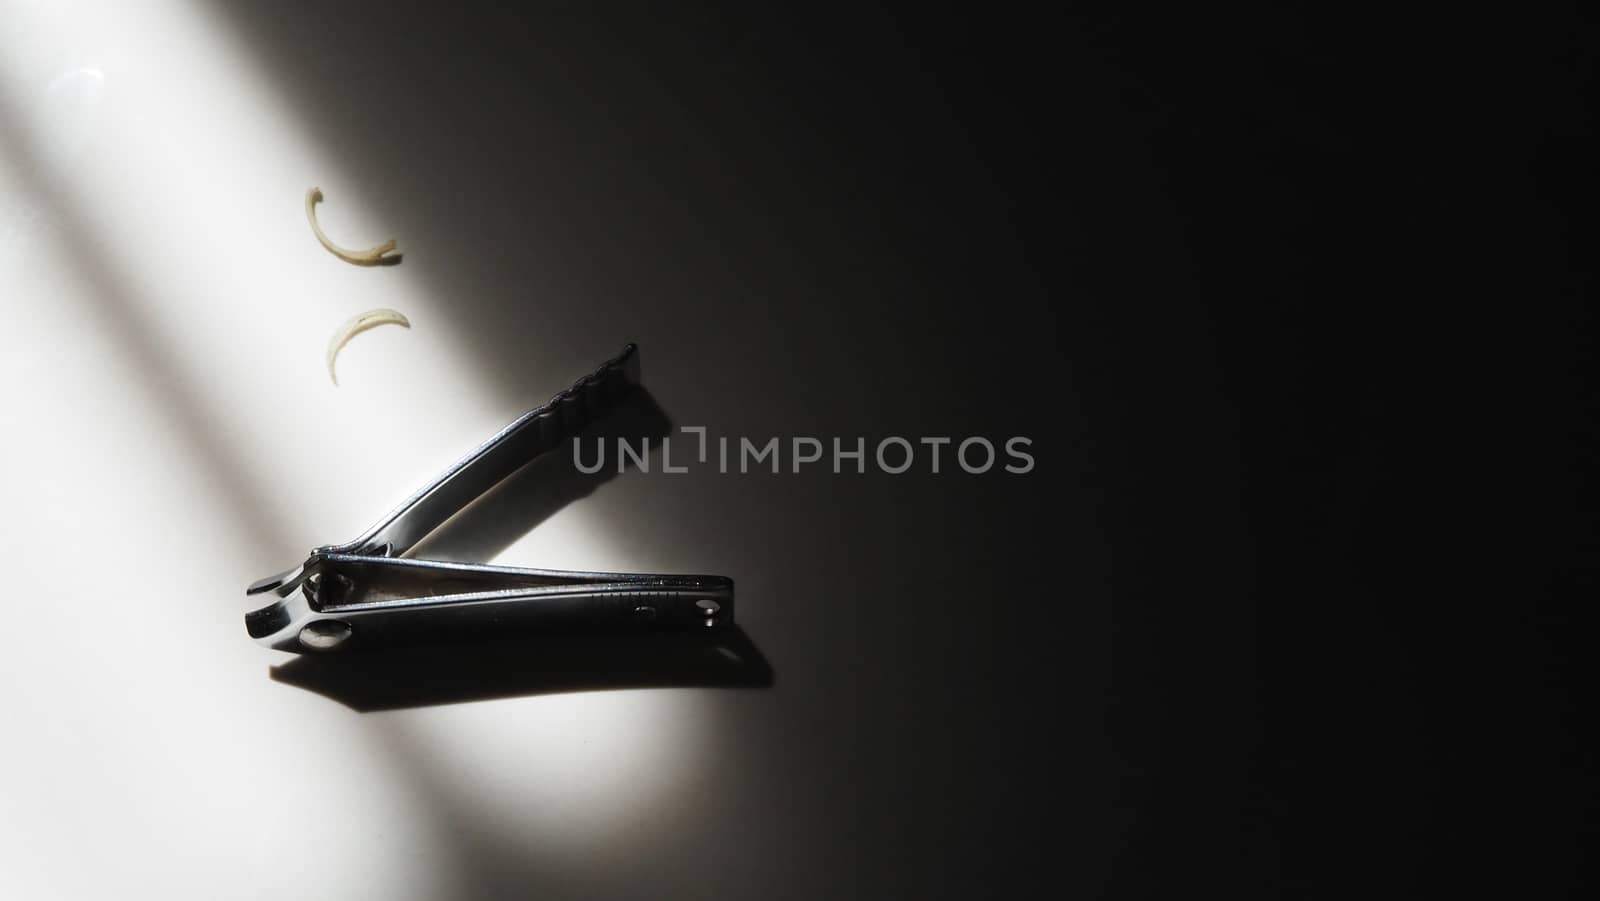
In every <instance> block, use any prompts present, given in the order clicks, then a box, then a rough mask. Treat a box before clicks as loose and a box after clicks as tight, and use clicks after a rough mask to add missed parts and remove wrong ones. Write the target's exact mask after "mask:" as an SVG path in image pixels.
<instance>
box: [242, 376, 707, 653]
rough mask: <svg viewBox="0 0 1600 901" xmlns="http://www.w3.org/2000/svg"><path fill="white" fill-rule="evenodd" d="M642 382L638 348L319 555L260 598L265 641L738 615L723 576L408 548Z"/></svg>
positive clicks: (258, 616)
mask: <svg viewBox="0 0 1600 901" xmlns="http://www.w3.org/2000/svg"><path fill="white" fill-rule="evenodd" d="M638 384H639V355H638V352H637V348H636V347H635V346H634V345H632V344H629V345H628V346H627V347H625V348H623V350H622V353H621V354H619V355H618V356H617V357H616V358H614V359H611V360H608V361H607V362H606V363H604V364H603V365H601V366H600V368H598V369H596V370H595V371H594V372H591V373H589V374H588V375H586V376H584V377H582V378H580V379H578V380H577V381H576V382H574V383H573V385H572V387H570V388H568V389H566V390H565V391H562V392H561V393H560V394H557V395H556V396H555V397H554V398H552V399H551V401H550V402H549V403H547V404H545V405H544V406H541V407H536V408H534V409H532V410H529V411H528V412H526V413H524V414H522V415H521V416H519V417H517V419H516V420H515V421H514V422H512V423H511V424H510V425H508V426H506V427H505V428H504V429H501V430H500V432H499V433H498V434H496V435H495V436H494V437H492V438H490V439H489V440H488V441H487V442H485V443H484V444H483V445H482V446H480V447H479V448H478V449H477V450H474V451H473V452H472V453H470V454H468V455H466V456H465V457H463V458H462V459H461V460H459V461H457V462H456V463H455V464H454V465H453V466H451V467H450V468H449V469H446V470H445V471H444V472H443V473H442V474H441V475H440V476H439V477H438V478H436V479H434V480H433V481H432V482H429V483H428V484H427V485H424V486H423V487H422V488H421V489H420V490H418V491H417V492H416V493H415V494H413V495H412V496H411V497H410V498H409V499H407V500H406V501H405V502H404V503H402V504H401V505H400V506H399V507H397V508H396V509H395V510H394V512H392V513H390V514H389V515H388V516H385V517H384V518H383V519H381V520H379V521H378V523H377V524H376V525H374V526H373V527H372V528H370V529H368V530H367V531H366V533H365V534H363V535H362V536H361V537H360V538H357V539H355V540H354V541H349V542H346V543H344V544H338V545H327V546H324V547H319V548H316V549H314V550H312V551H311V554H310V556H309V557H307V558H306V560H305V562H304V563H302V564H300V565H299V566H297V567H295V568H293V569H291V570H288V571H287V572H283V573H279V574H278V575H275V576H269V577H267V578H265V579H261V580H260V581H258V582H256V583H255V584H253V585H251V586H250V588H249V589H248V590H247V592H246V593H247V594H249V595H263V596H271V597H272V603H271V604H270V605H268V606H266V607H262V608H261V609H259V610H255V611H253V612H251V613H248V614H246V615H245V627H246V629H247V630H248V631H249V633H250V637H252V638H254V639H255V640H256V641H257V642H259V643H260V644H262V645H265V646H267V647H271V648H277V649H278V650H282V651H331V650H336V649H337V650H343V649H347V648H357V647H374V646H379V645H384V644H390V643H396V642H412V641H417V640H434V639H441V638H460V637H471V636H479V635H483V634H485V633H487V634H495V633H501V632H506V631H511V630H517V629H524V628H531V629H541V628H571V627H601V628H606V627H616V628H641V627H647V628H662V627H692V628H700V629H703V628H705V627H720V626H727V625H730V624H732V622H733V580H732V579H729V578H726V577H724V576H686V575H664V574H660V573H598V572H568V571H563V570H553V569H521V568H514V567H507V566H489V565H483V564H469V563H447V562H443V561H437V560H418V559H412V558H408V557H406V556H405V554H406V552H408V551H409V550H411V548H412V547H413V546H415V545H416V544H417V543H418V542H419V541H421V540H422V539H423V538H425V537H427V535H428V534H429V533H431V532H433V531H434V530H435V529H437V528H438V527H439V526H440V525H442V524H443V523H444V522H445V520H447V519H449V518H450V517H451V516H452V515H454V514H455V513H456V512H457V511H459V510H460V509H462V508H463V507H464V506H466V505H467V504H469V503H470V502H472V501H473V500H475V499H476V498H478V497H479V496H480V495H482V494H483V493H485V492H486V491H488V490H489V489H491V488H493V487H494V486H495V485H497V484H499V483H500V482H501V481H502V480H503V479H505V478H506V477H507V476H509V475H511V474H512V473H513V472H515V471H516V470H518V469H519V468H521V467H522V465H523V464H524V463H527V462H528V461H530V460H532V459H533V458H534V457H536V456H538V455H540V454H542V453H544V452H546V451H549V450H551V449H553V448H555V447H556V446H557V445H559V444H561V443H562V442H563V441H564V440H565V439H567V438H574V437H576V436H577V435H578V434H579V433H580V432H582V431H583V429H584V428H585V426H587V425H588V424H589V423H591V422H593V421H595V420H597V419H599V418H600V417H602V416H604V415H605V414H606V413H608V412H610V411H611V409H612V408H613V407H614V406H616V405H617V404H618V403H619V402H620V401H622V400H623V399H624V398H625V397H626V396H627V395H628V394H629V393H630V392H632V391H633V389H634V388H635V387H637V385H638Z"/></svg>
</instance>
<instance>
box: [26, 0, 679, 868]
mask: <svg viewBox="0 0 1600 901" xmlns="http://www.w3.org/2000/svg"><path fill="white" fill-rule="evenodd" d="M230 39H231V38H230V35H229V34H228V33H227V31H226V29H225V28H223V27H222V26H221V25H219V24H218V23H217V22H215V21H214V20H213V19H212V16H211V14H210V13H209V12H208V11H207V9H206V8H205V6H204V4H198V3H194V4H191V3H182V2H144V3H138V4H104V3H87V2H83V3H73V2H17V0H0V129H4V131H5V141H4V142H3V143H0V305H3V309H4V313H5V317H6V322H7V327H6V328H5V329H4V330H0V369H3V373H4V379H3V380H0V386H3V387H0V392H3V394H0V398H3V399H0V409H3V410H4V415H5V432H4V436H5V438H4V441H3V442H0V468H3V472H4V478H3V480H0V504H3V506H4V510H5V514H6V515H5V516H4V517H0V546H3V547H4V548H5V557H4V560H5V568H6V588H7V595H8V604H7V615H8V620H7V622H8V623H10V625H11V626H12V640H11V641H10V642H8V647H7V650H6V652H5V653H4V654H3V655H0V685H3V686H4V689H3V690H4V693H5V701H6V717H5V719H4V725H3V727H0V734H3V742H0V799H3V800H0V897H4V898H18V899H21V898H30V899H33V898H49V897H76V896H101V897H106V896H116V897H158V896H159V897H174V896H176V897H197V898H215V897H240V896H244V897H249V896H259V897H267V896H279V895H282V894H283V893H285V892H292V896H293V897H299V898H316V897H326V898H356V897H370V898H386V899H388V898H406V897H417V898H423V897H431V896H437V895H438V894H441V893H443V892H447V891H450V890H451V889H452V884H451V883H449V882H448V880H449V879H451V878H453V877H452V876H451V875H450V874H452V873H453V872H457V871H459V869H460V867H461V866H462V865H463V861H462V857H463V855H465V857H466V858H468V862H470V857H471V855H472V854H473V853H482V851H481V848H482V847H483V846H485V845H487V846H491V847H499V848H500V849H501V850H504V851H507V853H510V854H522V855H524V856H526V857H527V858H528V860H529V866H530V867H535V868H538V867H546V868H547V869H546V872H547V873H548V875H549V877H550V881H551V882H553V883H555V884H557V885H560V884H566V885H567V886H568V887H569V888H573V889H581V888H582V887H583V885H584V883H583V882H582V879H581V878H580V876H577V875H571V874H570V873H568V874H567V875H564V872H566V870H571V871H572V872H573V873H581V870H579V869H576V868H580V867H581V866H582V865H583V864H582V849H583V848H584V847H586V846H591V845H593V844H594V843H596V842H597V841H598V840H600V839H603V838H606V837H615V836H617V835H619V834H624V833H627V834H629V835H631V837H632V838H631V841H633V842H635V843H637V844H639V845H640V847H641V848H644V849H648V848H651V847H656V850H657V851H659V850H661V849H660V848H659V847H657V846H659V845H661V844H662V843H669V842H671V841H672V838H671V836H670V835H668V834H665V833H667V831H668V830H664V829H660V828H658V826H659V822H658V820H659V819H660V818H661V817H662V816H664V815H665V814H664V813H663V812H664V811H666V810H668V809H670V807H671V805H672V802H673V800H674V798H675V797H676V794H675V793H679V792H689V791H693V790H695V786H696V784H697V782H698V781H699V779H700V778H702V777H703V776H704V775H705V764H704V762H703V759H704V756H705V755H704V754H702V753H699V752H700V751H701V750H702V749H703V745H704V742H705V741H706V740H707V739H706V736H705V734H704V733H705V728H704V726H705V723H704V716H702V715H701V714H702V712H703V711H702V710H701V705H702V703H703V702H702V700H701V696H700V695H698V694H697V693H695V692H692V691H687V690H685V691H678V690H657V691H644V692H627V691H619V692H594V693H586V694H573V695H556V696H545V697H536V698H522V699H515V700H507V701H496V702H486V703H477V704H467V705H459V706H453V707H443V708H424V709H419V710H409V711H398V712H391V713H378V714H368V715H358V714H355V713H352V712H351V711H349V710H346V709H345V708H343V707H341V706H339V705H338V704H336V703H334V702H332V701H330V700H327V699H325V698H323V697H320V696H317V695H314V694H310V693H307V692H303V691H300V690H298V689H295V688H292V687H289V686H286V685H283V684H279V683H276V682H273V681H271V680H269V679H268V678H267V668H268V666H269V665H270V664H273V663H277V662H280V661H281V660H282V659H284V658H285V656H286V655H280V654H277V653H275V652H268V651H264V650H262V649H260V648H258V647H256V646H255V645H254V644H253V643H251V642H250V641H248V640H247V639H246V637H245V635H244V633H243V626H242V623H241V615H242V614H243V612H244V611H245V610H246V609H247V608H248V606H249V604H248V602H247V601H246V599H245V598H244V596H243V588H244V585H245V584H246V583H247V582H248V581H249V580H250V579H252V578H255V577H257V576H261V575H265V574H267V573H270V572H274V571H277V570H279V569H282V568H284V567H286V566H289V565H291V564H293V563H294V562H296V561H297V560H298V559H299V558H300V556H301V555H303V553H304V551H305V549H306V548H307V547H309V546H311V545H313V544H317V543H322V542H328V541H339V540H344V539H346V538H349V537H352V536H353V535H355V534H356V533H357V532H359V531H360V530H361V529H362V528H364V527H365V526H367V525H368V524H370V522H371V521H372V520H374V519H375V518H376V517H377V516H378V515H379V514H381V513H382V512H384V511H385V510H387V509H388V508H389V506H390V505H392V504H393V503H394V502H395V501H397V500H398V499H399V498H400V497H402V496H403V495H404V494H405V493H406V492H407V491H408V490H409V489H410V488H411V487H414V486H415V485H417V484H419V483H420V482H421V481H422V480H423V479H425V478H427V477H428V476H430V475H432V474H433V473H434V472H436V471H437V470H439V469H440V468H442V467H443V466H444V465H445V464H447V463H449V462H450V461H451V460H452V459H454V458H455V457H456V456H458V455H459V454H460V453H461V452H463V451H464V450H466V449H468V448H470V447H471V446H472V445H473V444H474V443H475V442H477V441H479V440H481V439H482V438H483V437H485V436H487V435H488V434H489V433H490V432H491V431H492V430H493V429H494V428H496V427H498V426H499V425H501V424H503V423H504V422H505V421H506V420H508V419H509V418H510V417H511V416H512V415H514V414H515V413H516V412H518V411H519V410H520V409H522V408H523V407H525V406H527V405H528V403H529V399H528V398H508V397H498V396H495V394H494V392H493V391H492V390H489V388H488V386H487V384H486V383H485V382H484V381H483V380H481V379H480V376H479V374H478V373H477V372H475V369H474V365H473V360H472V359H471V357H470V356H469V355H468V354H466V353H465V351H464V350H463V348H462V347H460V346H459V345H458V344H456V343H454V342H453V340H452V337H451V336H452V330H451V328H450V324H449V321H448V320H449V311H448V309H442V308H441V307H440V305H439V304H437V303H435V302H434V301H433V300H431V299H430V298H428V297H426V296H423V294H422V292H421V291H420V290H419V289H418V288H417V287H416V286H417V285H418V284H420V282H419V281H418V279H419V278H420V277H421V275H422V274H423V273H425V272H426V266H427V260H428V248H427V247H424V246H417V245H416V244H415V243H408V241H407V236H406V235H404V234H393V233H392V232H391V230H390V229H389V227H387V226H386V225H385V223H384V222H381V221H375V220H374V219H373V218H372V217H370V216H369V215H368V214H367V210H368V206H367V201H368V199H369V197H368V196H367V195H365V194H364V192H365V191H368V190H370V187H369V186H367V185H363V184H362V183H361V181H360V179H359V173H357V172H353V171H351V166H350V165H349V164H348V163H347V162H346V161H343V160H340V159H336V158H331V157H329V156H327V155H325V154H324V153H323V152H322V150H321V149H320V148H319V147H318V146H317V143H316V141H315V140H314V139H313V138H312V137H310V136H308V135H306V134H304V133H303V132H302V130H301V126H300V123H299V122H298V121H297V120H296V117H295V115H294V114H293V111H292V110H289V109H286V108H285V107H284V105H283V104H282V102H281V100H280V98H279V97H278V96H276V95H275V93H274V89H273V87H272V84H271V81H270V79H268V78H265V77H264V76H263V75H262V73H259V72H255V71H251V70H250V67H249V66H248V65H245V64H243V63H241V60H243V59H245V58H246V55H245V54H242V53H238V52H237V48H234V47H231V46H230V44H229V41H230ZM311 185H320V186H321V187H322V188H323V190H324V192H325V194H326V197H327V199H326V201H325V203H324V204H323V205H322V206H321V207H320V213H321V220H322V222H323V224H324V226H325V228H326V229H327V230H328V232H329V234H330V235H331V236H332V237H333V238H334V240H336V241H340V242H342V243H344V244H346V245H347V246H366V245H367V244H370V243H376V242H378V241H381V240H383V239H385V238H388V237H391V236H392V237H395V238H397V239H398V240H399V243H400V250H401V252H402V253H404V254H406V261H405V263H403V264H402V265H400V266H398V267H386V268H377V269H361V268H356V267H353V266H349V265H346V264H344V263H342V262H340V261H338V260H337V259H335V258H334V257H333V256H331V255H329V254H328V253H327V252H325V251H324V250H323V249H322V248H321V247H320V246H318V244H317V242H316V241H315V240H314V238H313V237H312V234H311V231H310V229H309V228H308V227H307V224H306V222H305V219H304V215H303V211H302V199H303V195H304V192H305V190H306V189H307V188H308V187H310V186H311ZM377 306H387V307H393V308H396V309H398V310H401V311H402V312H404V313H405V314H406V315H407V316H408V317H410V319H411V321H412V323H413V326H414V327H413V328H412V329H411V330H410V331H405V330H400V329H380V330H376V331H374V332H371V333H368V334H365V335H362V336H361V337H359V338H358V339H356V340H355V341H354V342H352V343H351V344H350V346H349V347H347V348H346V349H345V351H344V353H343V355H342V356H341V358H340V377H341V383H342V387H340V388H338V389H334V388H333V387H331V386H330V385H329V383H328V378H327V373H326V371H325V369H324V366H323V359H322V355H323V350H324V348H325V345H326V341H327V338H328V335H329V334H330V333H331V331H332V330H333V329H334V327H335V326H337V325H338V324H339V323H340V322H341V321H343V320H344V319H345V318H347V317H348V316H350V315H351V314H353V313H355V312H358V311H360V310H363V309H366V308H368V307H377ZM559 387H560V386H559V385H556V384H552V385H550V386H549V388H550V390H551V391H554V390H555V389H557V388H559ZM535 400H536V399H535ZM581 507H582V505H578V507H577V508H575V509H569V510H568V511H566V512H564V513H563V514H561V515H559V516H557V517H556V518H554V519H553V520H551V521H550V522H548V523H546V524H544V525H543V526H541V527H540V528H539V529H538V530H536V531H535V532H534V533H533V534H532V535H530V536H529V537H528V538H527V539H525V540H524V541H523V542H522V543H521V544H519V545H518V546H516V547H513V548H512V549H511V550H510V551H509V552H508V553H507V554H506V555H505V557H504V558H503V559H506V560H516V561H521V562H529V563H531V562H533V561H536V560H559V561H560V564H561V565H562V566H567V567H574V568H581V567H606V568H610V567H615V568H628V567H632V566H635V565H637V563H638V561H634V560H630V559H628V558H627V557H626V556H625V555H619V554H618V553H617V551H616V549H614V548H611V547H608V546H607V545H606V543H605V541H604V533H603V532H602V531H598V530H596V529H594V528H590V527H589V526H591V525H592V524H588V523H586V522H585V520H584V517H583V514H582V510H581ZM641 746H643V747H646V748H648V754H640V753H639V749H640V748H641ZM646 759H648V766H646V765H645V763H644V761H645V760H646ZM465 811H470V816H467V815H466V814H465V813H463V812H465ZM453 814H454V815H453ZM466 821H470V823H471V829H472V830H474V831H473V832H472V834H471V835H464V834H462V828H463V827H462V823H463V822H466ZM473 848H477V849H479V850H476V851H475V850H473ZM685 850H686V851H687V850H688V849H685ZM564 868H566V869H565V870H564ZM569 877H570V878H569Z"/></svg>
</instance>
